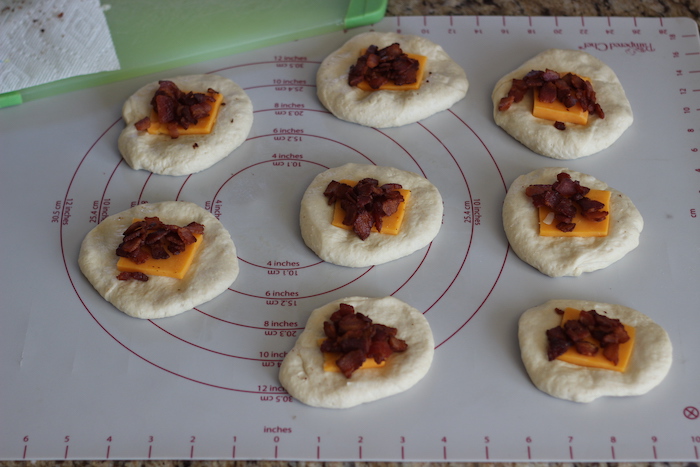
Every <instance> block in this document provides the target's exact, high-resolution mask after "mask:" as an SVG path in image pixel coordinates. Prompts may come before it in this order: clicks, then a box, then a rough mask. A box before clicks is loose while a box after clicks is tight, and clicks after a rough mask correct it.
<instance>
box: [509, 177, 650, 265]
mask: <svg viewBox="0 0 700 467" xmlns="http://www.w3.org/2000/svg"><path fill="white" fill-rule="evenodd" d="M560 172H566V173H568V174H570V175H571V178H572V179H574V180H578V181H579V182H581V185H583V186H587V187H588V188H592V189H596V190H609V191H611V192H612V194H611V196H610V227H609V230H608V235H607V236H605V237H543V236H540V234H539V219H538V217H537V209H536V208H535V207H534V206H533V204H532V199H531V198H530V197H528V196H527V195H526V194H525V189H526V188H527V187H528V186H530V185H551V184H552V183H554V182H555V181H556V180H557V174H558V173H560ZM643 227H644V221H643V220H642V215H641V214H640V213H639V211H638V210H637V208H636V207H635V206H634V204H633V203H632V200H630V199H629V198H628V197H627V196H625V195H624V194H623V193H621V192H620V191H618V190H615V189H614V188H611V187H609V186H608V185H607V184H605V183H603V182H601V181H599V180H596V179H595V178H594V177H592V176H591V175H586V174H583V173H580V172H574V171H571V170H569V169H566V168H563V167H545V168H542V169H538V170H535V171H533V172H530V173H528V174H525V175H521V176H520V177H518V178H516V179H515V181H514V182H513V184H512V185H511V186H510V188H509V189H508V193H507V194H506V197H505V200H504V201H503V228H504V229H505V233H506V237H507V238H508V241H509V242H510V246H511V247H512V248H513V251H514V252H515V254H517V255H518V257H519V258H520V259H522V260H523V261H525V262H526V263H528V264H529V265H531V266H532V267H534V268H536V269H538V270H539V271H540V272H542V273H543V274H547V275H548V276H551V277H559V276H579V275H581V274H582V273H584V272H591V271H596V270H598V269H603V268H606V267H608V266H610V265H611V264H612V263H614V262H615V261H617V260H619V259H621V258H622V257H623V256H625V255H626V254H627V253H629V252H630V251H632V250H633V249H635V248H636V247H637V246H638V245H639V236H640V234H641V232H642V228H643Z"/></svg>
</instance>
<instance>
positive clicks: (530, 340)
mask: <svg viewBox="0 0 700 467" xmlns="http://www.w3.org/2000/svg"><path fill="white" fill-rule="evenodd" d="M567 307H571V308H574V309H577V310H596V311H597V312H598V313H601V314H604V315H605V316H608V317H609V318H615V319H619V320H620V321H621V322H622V323H623V324H625V325H627V326H632V327H634V328H635V333H636V336H635V342H634V347H633V350H632V356H631V358H630V361H629V364H628V365H627V369H626V370H625V371H624V372H619V371H614V370H604V369H599V368H588V367H584V366H580V365H574V364H571V363H567V362H562V361H561V360H553V361H551V362H550V361H549V360H548V359H547V336H546V334H545V333H546V331H547V329H551V328H553V327H556V326H558V325H560V324H561V315H559V314H557V313H556V312H555V311H554V309H555V308H559V309H562V310H563V309H565V308H567ZM518 339H519V341H520V352H521V356H522V359H523V363H524V364H525V369H526V370H527V373H528V375H529V376H530V379H531V380H532V382H533V383H534V385H535V386H537V388H538V389H540V390H541V391H544V392H546V393H547V394H549V395H551V396H554V397H558V398H560V399H566V400H570V401H574V402H591V401H593V400H594V399H596V398H598V397H602V396H636V395H640V394H645V393H647V392H649V391H650V390H651V389H652V388H654V387H655V386H657V385H658V384H659V383H661V381H662V380H663V379H664V378H665V377H666V374H667V373H668V371H669V369H670V368H671V361H672V359H673V349H672V346H671V340H670V339H669V337H668V334H667V333H666V331H664V329H663V328H662V327H661V326H659V325H658V324H656V323H654V322H653V321H652V320H651V319H650V318H649V317H648V316H646V315H643V314H642V313H640V312H638V311H637V310H633V309H632V308H628V307H626V306H622V305H611V304H608V303H598V302H594V301H586V300H550V301H548V302H547V303H545V304H543V305H540V306H537V307H534V308H530V309H529V310H527V311H526V312H525V313H523V314H522V316H521V317H520V320H519V322H518Z"/></svg>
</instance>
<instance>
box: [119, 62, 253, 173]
mask: <svg viewBox="0 0 700 467" xmlns="http://www.w3.org/2000/svg"><path fill="white" fill-rule="evenodd" d="M169 81H172V82H174V83H175V84H176V85H177V86H178V87H179V88H180V89H181V90H183V91H194V92H206V91H207V89H209V88H212V89H214V90H215V91H218V92H219V93H221V94H223V96H224V100H223V103H225V104H226V105H222V106H221V107H220V109H219V115H218V116H217V119H216V123H215V124H214V128H213V129H212V131H211V133H209V134H207V135H180V137H178V138H176V139H172V138H171V137H170V136H168V135H151V134H149V133H148V132H146V131H138V130H137V129H136V127H134V123H136V122H138V121H139V120H141V119H142V118H144V117H147V116H149V115H150V112H151V105H150V102H151V99H152V98H153V94H154V93H155V92H156V90H157V89H158V82H157V81H155V82H152V83H149V84H147V85H145V86H143V87H142V88H141V89H139V90H138V91H136V92H135V93H134V94H133V95H132V96H131V97H129V99H127V100H126V102H125V103H124V106H123V108H122V115H123V118H124V123H125V124H126V126H125V127H124V129H123V130H122V132H121V134H120V135H119V140H118V146H119V151H120V152H121V154H122V157H124V160H125V161H126V162H127V163H128V164H129V165H130V166H131V168H133V169H135V170H138V169H144V170H149V171H151V172H153V173H157V174H162V175H188V174H191V173H196V172H200V171H202V170H204V169H207V168H209V167H211V166H212V165H214V164H216V163H217V162H219V161H220V160H221V159H223V158H225V157H226V156H228V155H229V154H230V153H231V151H233V150H234V149H236V148H237V147H238V146H240V145H241V144H243V142H244V141H245V139H246V137H247V136H248V133H249V132H250V129H251V127H252V126H253V104H252V102H251V100H250V98H249V97H248V95H247V94H246V93H245V91H244V90H243V89H242V88H241V87H240V86H238V85H237V84H236V83H234V82H233V81H231V80H230V79H228V78H224V77H223V76H218V75H186V76H178V77H175V78H169Z"/></svg>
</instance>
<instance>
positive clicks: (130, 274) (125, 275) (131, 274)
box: [117, 272, 148, 282]
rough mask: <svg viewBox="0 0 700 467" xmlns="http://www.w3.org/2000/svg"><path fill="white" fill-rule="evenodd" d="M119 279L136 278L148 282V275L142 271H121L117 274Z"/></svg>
mask: <svg viewBox="0 0 700 467" xmlns="http://www.w3.org/2000/svg"><path fill="white" fill-rule="evenodd" d="M117 279H119V280H120V281H128V280H131V279H134V280H137V281H141V282H147V281H148V276H147V275H146V274H144V273H142V272H120V273H119V275H118V276H117Z"/></svg>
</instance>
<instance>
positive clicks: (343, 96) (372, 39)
mask: <svg viewBox="0 0 700 467" xmlns="http://www.w3.org/2000/svg"><path fill="white" fill-rule="evenodd" d="M395 42H397V43H399V45H400V46H401V49H402V50H403V51H404V52H405V53H412V54H417V55H424V56H426V57H428V61H427V64H426V71H425V74H424V75H423V82H422V84H421V86H420V88H419V89H417V90H413V91H363V90H361V89H359V88H357V87H355V86H350V85H349V84H348V73H349V71H350V66H352V65H354V64H355V63H356V62H357V58H358V57H359V55H360V51H361V50H362V49H366V48H367V47H369V46H370V45H376V46H377V47H379V48H380V49H381V48H384V47H386V46H389V45H391V44H393V43H395ZM468 87H469V82H468V81H467V75H466V73H465V72H464V70H463V69H462V67H460V66H459V65H458V64H457V63H456V62H455V61H454V60H452V59H451V58H450V56H449V55H447V53H446V52H445V51H444V50H443V48H442V47H441V46H440V45H438V44H435V43H434V42H432V41H430V40H428V39H426V38H424V37H420V36H413V35H402V34H397V33H391V32H367V33H363V34H358V35H357V36H355V37H353V38H352V39H350V40H348V41H347V42H346V43H345V44H344V45H343V46H342V47H340V48H339V49H338V50H336V51H335V52H333V53H331V54H330V55H328V56H327V57H326V58H325V59H324V60H323V62H322V63H321V66H320V67H319V69H318V72H317V74H316V89H317V94H318V98H319V99H320V100H321V103H322V104H323V105H324V106H325V107H326V108H327V109H328V110H329V111H330V112H331V113H332V114H333V115H335V116H336V117H338V118H340V119H341V120H345V121H348V122H353V123H359V124H360V125H364V126H369V127H375V128H387V127H396V126H402V125H407V124H409V123H414V122H417V121H419V120H423V119H424V118H427V117H430V116H431V115H433V114H435V113H437V112H441V111H443V110H445V109H449V108H450V107H452V105H453V104H454V103H455V102H457V101H459V100H461V99H462V98H463V97H464V96H465V95H466V93H467V88H468Z"/></svg>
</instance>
